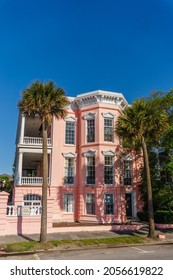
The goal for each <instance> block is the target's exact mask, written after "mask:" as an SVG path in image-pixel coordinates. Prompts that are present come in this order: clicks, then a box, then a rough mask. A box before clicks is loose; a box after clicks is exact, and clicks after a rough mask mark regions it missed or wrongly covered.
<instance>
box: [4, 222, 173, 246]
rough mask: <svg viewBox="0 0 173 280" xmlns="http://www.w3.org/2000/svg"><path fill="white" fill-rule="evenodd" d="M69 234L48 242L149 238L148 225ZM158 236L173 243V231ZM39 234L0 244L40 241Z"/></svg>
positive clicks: (13, 237) (15, 237)
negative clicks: (136, 228)
mask: <svg viewBox="0 0 173 280" xmlns="http://www.w3.org/2000/svg"><path fill="white" fill-rule="evenodd" d="M67 230H68V232H61V233H58V232H56V233H49V234H48V240H78V239H97V238H113V237H118V236H134V235H138V236H143V237H147V235H148V225H147V224H143V225H142V228H141V229H139V230H135V231H132V230H131V231H130V230H126V231H102V228H101V226H100V227H99V230H98V231H91V232H90V231H82V226H81V231H79V232H70V227H67ZM158 234H164V235H165V239H164V240H162V241H164V242H173V230H168V229H167V230H156V236H157V235H158ZM39 237H40V236H39V234H28V235H26V234H25V235H7V236H0V244H1V245H2V244H7V243H13V242H21V241H39Z"/></svg>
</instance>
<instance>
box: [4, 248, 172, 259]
mask: <svg viewBox="0 0 173 280" xmlns="http://www.w3.org/2000/svg"><path fill="white" fill-rule="evenodd" d="M0 260H173V245H172V244H165V245H146V246H132V247H121V248H100V249H86V250H85V249H84V250H74V251H58V250H57V251H53V252H47V253H44V252H43V253H35V254H31V255H19V256H7V257H5V256H4V257H1V258H0Z"/></svg>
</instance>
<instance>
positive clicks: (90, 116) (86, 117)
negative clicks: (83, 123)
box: [82, 113, 96, 120]
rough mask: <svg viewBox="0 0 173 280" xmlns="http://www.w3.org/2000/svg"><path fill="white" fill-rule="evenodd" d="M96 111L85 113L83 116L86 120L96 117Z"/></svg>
mask: <svg viewBox="0 0 173 280" xmlns="http://www.w3.org/2000/svg"><path fill="white" fill-rule="evenodd" d="M95 116H96V113H88V114H86V115H83V116H82V118H83V119H84V120H93V119H95Z"/></svg>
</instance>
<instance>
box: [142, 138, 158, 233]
mask: <svg viewBox="0 0 173 280" xmlns="http://www.w3.org/2000/svg"><path fill="white" fill-rule="evenodd" d="M142 150H143V156H144V167H145V172H146V180H147V196H148V220H149V233H148V237H150V238H154V237H155V225H154V212H153V199H152V187H151V176H150V166H149V160H148V151H147V146H146V143H145V139H144V137H142Z"/></svg>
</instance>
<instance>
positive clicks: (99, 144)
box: [13, 90, 141, 223]
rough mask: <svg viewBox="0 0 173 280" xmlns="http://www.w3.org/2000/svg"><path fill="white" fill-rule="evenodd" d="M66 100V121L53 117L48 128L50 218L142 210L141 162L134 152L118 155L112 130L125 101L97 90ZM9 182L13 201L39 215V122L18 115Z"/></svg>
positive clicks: (122, 216) (85, 218) (121, 217)
mask: <svg viewBox="0 0 173 280" xmlns="http://www.w3.org/2000/svg"><path fill="white" fill-rule="evenodd" d="M69 100H70V101H71V104H70V106H69V108H68V116H67V117H66V119H65V120H57V119H54V120H53V122H52V125H51V127H50V131H49V139H48V159H49V196H50V197H51V199H52V203H53V204H52V209H53V210H52V211H53V222H65V221H68V222H73V221H79V222H96V223H116V222H122V221H123V222H124V221H126V219H127V218H133V219H136V218H137V212H138V211H140V210H141V204H140V193H139V168H140V162H139V160H138V159H137V158H136V157H135V155H134V154H130V155H126V156H123V153H122V147H121V145H120V140H119V138H118V137H117V135H116V134H115V132H114V129H115V122H116V120H117V117H118V116H119V114H120V113H121V111H122V110H123V109H124V108H125V107H126V106H128V103H127V101H126V99H125V98H124V96H123V95H122V94H121V93H116V92H107V91H101V90H97V91H93V92H88V93H85V94H80V95H77V97H75V98H72V97H69ZM14 185H15V186H14V195H13V203H14V205H15V206H19V205H21V206H30V207H31V206H32V207H31V208H32V211H34V209H35V210H36V211H37V214H39V211H40V206H41V185H42V138H41V123H40V121H39V119H37V118H35V119H30V118H25V117H24V116H23V115H22V114H19V122H18V129H17V138H16V157H15V182H14ZM21 209H22V208H21ZM23 209H25V208H23ZM26 209H27V208H26ZM25 211H27V210H25ZM23 214H25V213H23Z"/></svg>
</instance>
